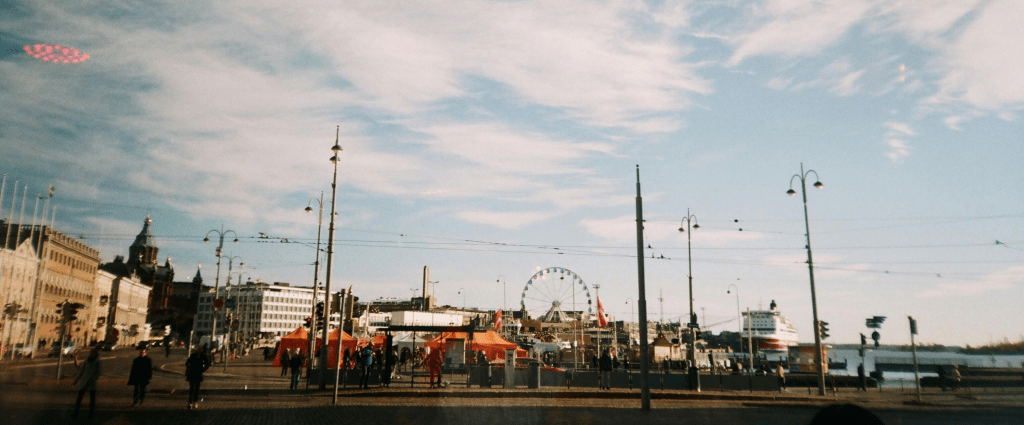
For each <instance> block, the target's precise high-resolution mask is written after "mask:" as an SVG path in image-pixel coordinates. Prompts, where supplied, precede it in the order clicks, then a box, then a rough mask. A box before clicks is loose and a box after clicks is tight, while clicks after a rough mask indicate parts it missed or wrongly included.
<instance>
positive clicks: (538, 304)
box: [520, 267, 593, 323]
mask: <svg viewBox="0 0 1024 425" xmlns="http://www.w3.org/2000/svg"><path fill="white" fill-rule="evenodd" d="M592 306H593V301H591V299H590V289H588V288H587V284H586V283H585V282H584V281H583V278H581V277H580V276H579V275H577V274H576V273H574V272H573V271H572V270H569V269H565V268H561V267H549V268H546V269H542V270H540V271H538V272H537V273H534V274H533V276H532V277H530V280H528V281H527V282H526V286H525V287H524V288H523V295H522V299H521V300H520V307H521V308H522V310H523V311H525V312H527V314H529V316H530V317H531V318H533V319H538V320H541V321H543V322H563V323H564V322H571V321H574V320H576V318H575V317H573V315H572V314H568V313H566V312H567V311H569V312H573V311H578V312H580V313H582V316H583V317H582V319H583V320H584V321H586V320H589V319H590V315H591V314H593V310H592Z"/></svg>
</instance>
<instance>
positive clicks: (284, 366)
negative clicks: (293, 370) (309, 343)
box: [278, 348, 292, 376]
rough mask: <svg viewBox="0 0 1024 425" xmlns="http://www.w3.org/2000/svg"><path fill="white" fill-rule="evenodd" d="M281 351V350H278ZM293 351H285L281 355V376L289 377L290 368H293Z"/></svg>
mask: <svg viewBox="0 0 1024 425" xmlns="http://www.w3.org/2000/svg"><path fill="white" fill-rule="evenodd" d="M278 350H280V348H278ZM291 357H292V356H291V350H284V352H283V353H281V376H285V375H288V368H289V367H290V366H291Z"/></svg>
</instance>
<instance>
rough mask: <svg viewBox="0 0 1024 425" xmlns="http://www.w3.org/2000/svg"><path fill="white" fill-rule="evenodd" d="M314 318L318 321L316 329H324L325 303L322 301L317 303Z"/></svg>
mask: <svg viewBox="0 0 1024 425" xmlns="http://www.w3.org/2000/svg"><path fill="white" fill-rule="evenodd" d="M313 317H314V318H315V319H316V328H317V329H323V328H324V302H323V301H320V302H318V303H316V308H315V309H314V310H313Z"/></svg>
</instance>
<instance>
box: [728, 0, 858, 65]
mask: <svg viewBox="0 0 1024 425" xmlns="http://www.w3.org/2000/svg"><path fill="white" fill-rule="evenodd" d="M870 6H871V3H870V2H868V1H862V0H852V1H851V0H837V1H820V2H804V1H792V0H776V1H768V2H766V3H765V4H764V5H763V6H755V11H754V14H755V19H756V20H758V21H761V22H763V23H762V24H761V25H759V26H758V28H757V29H756V30H753V31H751V32H747V33H743V34H740V35H738V36H736V37H735V38H734V44H735V45H736V50H735V51H734V52H733V55H732V57H731V58H729V60H728V61H727V65H729V66H734V65H737V64H739V63H740V62H742V61H743V60H744V59H746V58H749V57H753V56H763V55H781V56H784V57H797V56H804V55H811V54H815V53H819V52H821V51H822V50H824V49H826V48H828V47H829V46H830V45H832V44H833V43H835V42H836V41H837V40H839V39H840V38H841V37H842V36H843V35H844V34H845V33H846V32H847V31H848V30H849V29H850V27H851V26H853V25H854V24H856V23H857V22H858V21H860V20H861V19H863V18H864V17H865V15H866V14H867V13H868V11H869V10H870Z"/></svg>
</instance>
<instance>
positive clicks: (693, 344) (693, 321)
mask: <svg viewBox="0 0 1024 425" xmlns="http://www.w3.org/2000/svg"><path fill="white" fill-rule="evenodd" d="M691 220H692V221H694V223H693V224H692V226H691V224H690V222H691ZM696 221H697V216H695V215H693V214H690V209H689V208H687V209H686V217H683V219H682V220H681V221H680V222H679V232H680V233H686V264H687V267H689V273H687V274H688V276H687V280H689V283H690V323H687V324H686V327H687V328H689V333H690V349H689V353H687V354H688V355H687V356H686V357H688V358H689V359H688V360H689V361H690V370H689V373H690V377H691V378H692V382H693V383H692V384H691V386H692V388H693V389H695V390H697V391H698V392H699V391H700V376H699V372H698V371H697V353H696V350H697V341H696V339H697V335H696V334H695V333H694V329H695V328H696V326H697V315H696V314H694V313H693V260H692V258H691V256H690V235H691V234H693V232H692V231H690V232H687V231H686V229H688V228H692V229H694V230H696V229H700V225H699V224H697V223H696ZM684 224H685V225H684Z"/></svg>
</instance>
